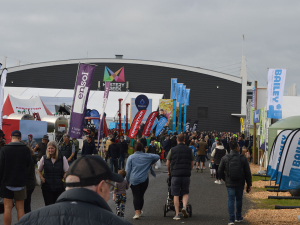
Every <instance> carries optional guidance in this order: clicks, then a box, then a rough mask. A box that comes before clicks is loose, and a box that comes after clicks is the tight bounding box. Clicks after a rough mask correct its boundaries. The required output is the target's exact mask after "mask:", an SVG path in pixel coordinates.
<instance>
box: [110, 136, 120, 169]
mask: <svg viewBox="0 0 300 225" xmlns="http://www.w3.org/2000/svg"><path fill="white" fill-rule="evenodd" d="M110 141H111V144H110V146H109V147H108V151H107V155H108V158H109V164H110V169H111V171H113V170H114V167H115V170H114V171H115V173H117V172H118V159H119V158H120V154H121V149H120V146H119V145H117V144H116V140H115V139H114V138H112V139H111V140H110Z"/></svg>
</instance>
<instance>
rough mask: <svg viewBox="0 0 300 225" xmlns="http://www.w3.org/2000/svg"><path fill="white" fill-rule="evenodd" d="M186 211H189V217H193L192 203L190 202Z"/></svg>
mask: <svg viewBox="0 0 300 225" xmlns="http://www.w3.org/2000/svg"><path fill="white" fill-rule="evenodd" d="M186 211H187V212H188V214H189V217H192V214H193V213H192V205H190V204H188V205H187V206H186Z"/></svg>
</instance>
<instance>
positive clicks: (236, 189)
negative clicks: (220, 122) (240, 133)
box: [218, 142, 252, 225]
mask: <svg viewBox="0 0 300 225" xmlns="http://www.w3.org/2000/svg"><path fill="white" fill-rule="evenodd" d="M230 148H231V151H230V154H228V155H226V156H224V157H223V158H222V159H221V162H220V166H219V171H218V173H219V176H220V177H221V178H222V179H223V180H224V181H225V184H226V188H227V193H228V211H229V223H228V224H229V225H232V224H234V222H242V221H243V217H242V206H243V192H244V186H245V181H246V183H247V187H246V191H247V192H250V191H251V186H252V175H251V170H250V167H249V163H248V160H247V158H246V157H245V156H244V155H240V154H239V145H238V143H237V142H233V143H231V146H230ZM235 202H236V214H235V213H234V211H235V210H234V205H235V204H234V203H235Z"/></svg>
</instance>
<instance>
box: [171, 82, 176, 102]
mask: <svg viewBox="0 0 300 225" xmlns="http://www.w3.org/2000/svg"><path fill="white" fill-rule="evenodd" d="M171 99H175V100H176V99H177V78H172V79H171Z"/></svg>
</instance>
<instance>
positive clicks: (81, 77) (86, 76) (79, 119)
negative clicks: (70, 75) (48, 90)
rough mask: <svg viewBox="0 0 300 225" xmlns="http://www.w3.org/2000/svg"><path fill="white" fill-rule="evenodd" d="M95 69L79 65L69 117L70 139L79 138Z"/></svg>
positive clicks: (91, 66) (90, 66)
mask: <svg viewBox="0 0 300 225" xmlns="http://www.w3.org/2000/svg"><path fill="white" fill-rule="evenodd" d="M95 67H96V66H93V65H89V64H83V63H80V64H79V66H78V73H77V79H76V83H75V88H74V96H73V105H72V112H71V117H70V127H69V135H70V136H71V137H72V138H79V139H80V138H81V137H82V133H83V126H84V116H85V111H86V105H87V101H88V99H89V94H90V88H91V85H92V80H93V76H94V72H95Z"/></svg>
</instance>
